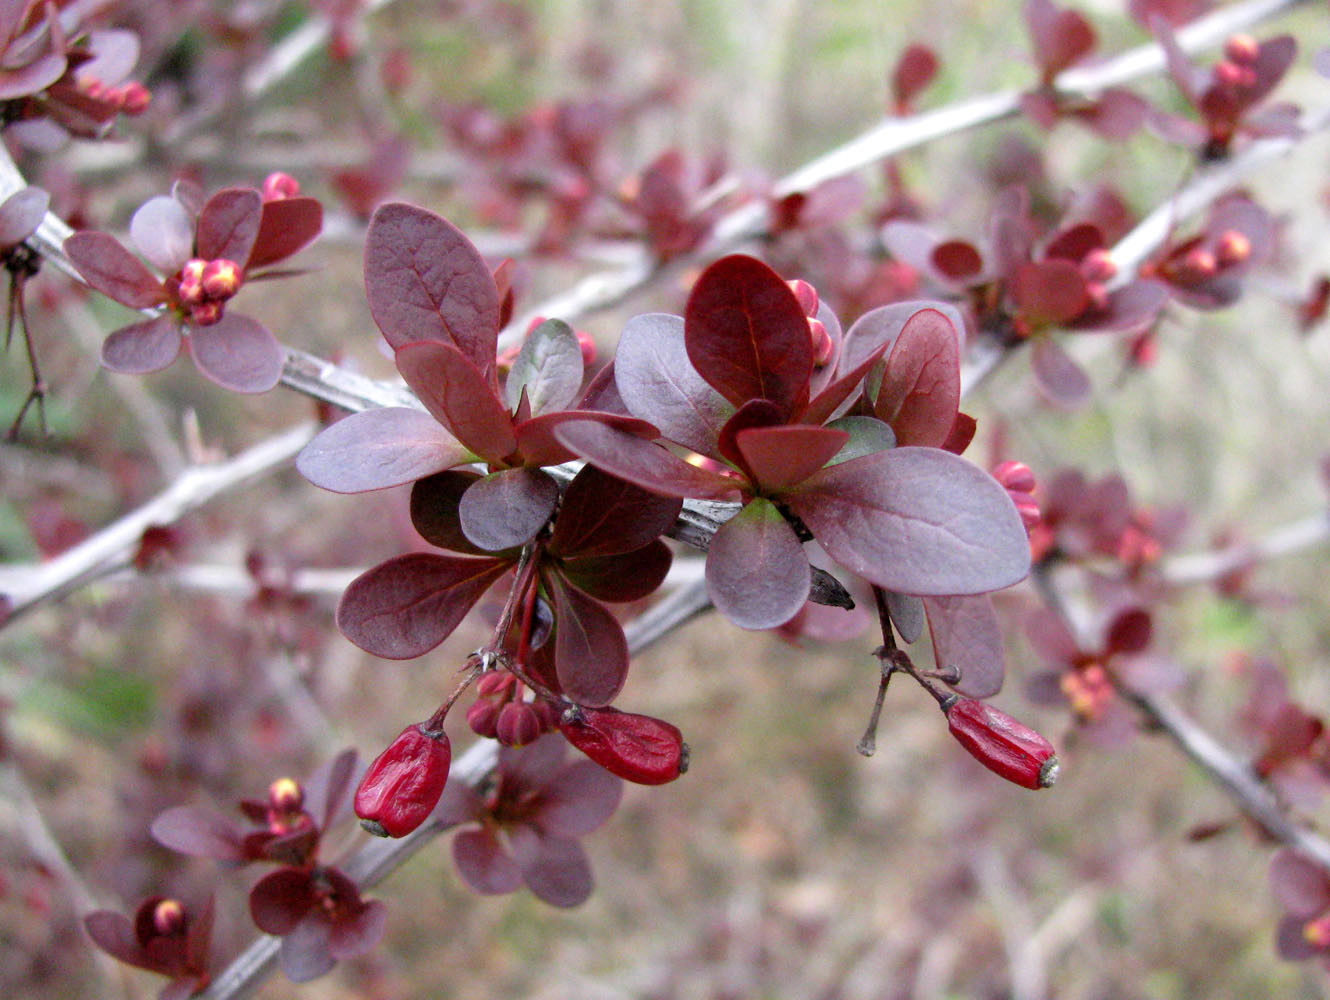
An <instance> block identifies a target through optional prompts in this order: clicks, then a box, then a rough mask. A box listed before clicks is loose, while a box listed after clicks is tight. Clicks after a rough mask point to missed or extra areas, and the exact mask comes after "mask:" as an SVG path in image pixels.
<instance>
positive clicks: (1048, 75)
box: [1025, 0, 1095, 82]
mask: <svg viewBox="0 0 1330 1000" xmlns="http://www.w3.org/2000/svg"><path fill="white" fill-rule="evenodd" d="M1025 22H1026V25H1027V26H1028V27H1029V29H1030V38H1031V40H1032V41H1033V42H1034V58H1035V61H1036V62H1038V63H1039V66H1040V69H1042V70H1043V74H1044V80H1045V82H1047V81H1049V80H1051V79H1052V78H1053V77H1054V76H1056V75H1057V74H1058V73H1061V72H1062V71H1063V70H1064V69H1066V68H1067V67H1068V66H1070V65H1071V64H1072V63H1074V62H1076V60H1078V59H1080V58H1081V57H1082V56H1084V55H1085V54H1086V53H1088V52H1089V51H1090V50H1091V49H1093V48H1094V46H1095V33H1094V28H1092V27H1090V22H1089V21H1087V20H1086V19H1085V17H1084V16H1083V15H1082V14H1080V13H1079V12H1077V11H1074V10H1069V9H1064V10H1059V9H1058V8H1057V7H1055V6H1054V5H1053V3H1052V0H1026V3H1025Z"/></svg>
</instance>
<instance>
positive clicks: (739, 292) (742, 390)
mask: <svg viewBox="0 0 1330 1000" xmlns="http://www.w3.org/2000/svg"><path fill="white" fill-rule="evenodd" d="M684 315H685V320H684V342H685V345H686V346H687V350H688V358H689V360H690V361H692V363H693V367H694V368H695V369H696V370H697V372H698V374H699V375H701V376H702V378H704V379H705V380H706V381H707V382H708V384H710V385H711V386H712V388H714V389H715V390H716V391H717V392H719V393H720V394H721V395H722V396H724V397H725V398H726V399H728V400H729V401H730V402H731V403H733V404H734V405H735V406H742V405H743V404H744V403H746V402H748V401H749V400H750V399H768V400H770V401H771V402H773V403H775V404H776V405H777V406H778V407H779V408H780V410H781V412H782V413H783V414H784V415H786V416H787V417H788V416H789V415H790V414H792V413H794V412H796V411H798V410H800V409H802V408H803V407H804V406H805V405H806V404H807V402H808V380H809V377H810V376H811V375H812V372H813V342H812V338H811V335H810V333H809V329H808V317H806V316H805V315H804V313H803V310H802V309H801V308H800V306H799V301H798V299H796V298H795V297H794V292H792V291H791V290H790V287H789V286H788V285H787V284H785V282H784V281H783V280H782V279H781V277H780V275H778V274H776V272H775V271H773V270H771V268H769V267H767V265H765V264H763V263H762V262H761V261H759V260H756V259H754V258H752V257H745V256H742V255H739V254H734V255H731V256H729V257H722V258H721V259H720V260H718V261H716V262H715V263H714V264H712V265H711V266H710V267H708V268H707V269H706V270H705V271H703V272H702V275H701V277H699V278H698V279H697V283H696V284H695V285H693V291H692V294H690V295H689V296H688V306H687V309H686V310H685V313H684Z"/></svg>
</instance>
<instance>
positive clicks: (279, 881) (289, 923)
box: [249, 868, 315, 937]
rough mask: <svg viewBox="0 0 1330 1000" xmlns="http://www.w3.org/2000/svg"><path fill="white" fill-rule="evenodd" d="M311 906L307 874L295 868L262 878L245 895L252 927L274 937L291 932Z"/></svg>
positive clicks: (281, 870)
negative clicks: (247, 894)
mask: <svg viewBox="0 0 1330 1000" xmlns="http://www.w3.org/2000/svg"><path fill="white" fill-rule="evenodd" d="M314 904H315V897H314V886H313V884H312V882H311V876H310V873H309V872H307V871H302V870H300V869H297V868H281V869H278V870H277V871H275V872H271V873H269V874H268V875H265V876H264V877H263V878H261V879H259V881H258V882H257V883H255V885H254V888H253V889H251V890H250V893H249V915H250V917H251V918H252V919H253V921H254V923H255V925H257V926H258V928H259V930H261V931H263V932H264V933H265V934H275V935H277V936H278V937H281V936H282V935H284V934H289V933H291V931H292V930H294V929H295V926H296V924H298V923H300V921H301V920H302V919H304V917H305V914H307V913H309V910H310V907H312V906H313V905H314Z"/></svg>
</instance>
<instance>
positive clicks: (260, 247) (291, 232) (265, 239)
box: [245, 198, 323, 269]
mask: <svg viewBox="0 0 1330 1000" xmlns="http://www.w3.org/2000/svg"><path fill="white" fill-rule="evenodd" d="M322 229H323V206H322V205H321V204H319V201H318V199H317V198H279V199H278V200H276V201H266V202H264V203H263V214H262V217H261V218H260V220H259V234H258V236H256V237H255V239H254V248H253V249H252V250H251V251H250V252H249V262H248V263H247V264H246V265H245V266H246V268H248V269H255V268H260V267H267V266H268V265H269V264H275V263H277V262H278V261H279V260H285V259H286V258H287V257H290V256H292V255H294V254H296V253H297V252H299V251H301V250H303V249H305V247H307V246H309V245H310V244H311V243H313V242H314V239H315V237H317V236H318V235H319V233H320V231H322Z"/></svg>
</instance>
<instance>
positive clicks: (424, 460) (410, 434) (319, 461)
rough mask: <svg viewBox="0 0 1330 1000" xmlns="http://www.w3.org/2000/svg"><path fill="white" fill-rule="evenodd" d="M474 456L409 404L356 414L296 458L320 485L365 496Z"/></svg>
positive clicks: (298, 465)
mask: <svg viewBox="0 0 1330 1000" xmlns="http://www.w3.org/2000/svg"><path fill="white" fill-rule="evenodd" d="M474 457H475V456H473V455H472V454H471V452H470V451H468V450H467V449H466V447H465V446H464V445H462V444H461V443H460V442H459V441H458V440H457V439H456V438H454V437H453V436H452V435H451V434H449V433H448V432H447V431H446V430H444V429H443V428H442V427H440V426H439V423H438V421H436V420H435V419H434V418H433V417H431V416H430V415H429V414H428V413H422V412H421V411H420V410H413V409H410V408H408V407H404V406H389V407H383V408H381V409H377V410H365V411H364V412H363V413H353V414H351V415H350V416H349V417H344V418H343V419H341V420H339V421H337V423H335V424H333V425H332V426H331V427H329V428H327V429H326V430H324V431H321V432H320V433H319V435H318V436H317V437H316V438H314V440H313V441H311V442H310V443H309V444H307V445H305V447H304V449H303V450H302V451H301V452H300V454H299V455H297V456H296V468H297V469H298V470H299V471H300V474H301V475H302V476H304V477H305V478H306V479H308V480H309V481H310V482H311V483H313V484H314V485H315V486H321V487H322V488H323V489H325V490H331V491H332V492H334V493H363V492H365V491H366V490H383V489H387V488H388V487H390V486H400V485H401V484H402V483H410V482H414V481H415V480H418V479H423V478H425V477H426V476H431V475H433V474H434V473H436V472H442V471H444V470H445V469H450V468H452V467H453V466H454V465H461V464H462V463H463V462H469V461H471V460H472V459H473V458H474Z"/></svg>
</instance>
